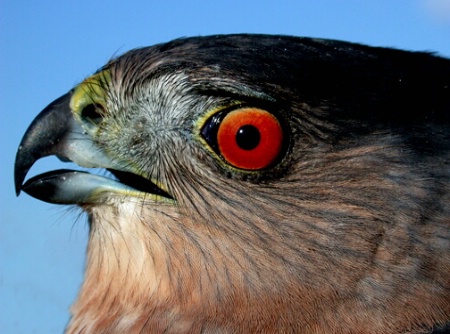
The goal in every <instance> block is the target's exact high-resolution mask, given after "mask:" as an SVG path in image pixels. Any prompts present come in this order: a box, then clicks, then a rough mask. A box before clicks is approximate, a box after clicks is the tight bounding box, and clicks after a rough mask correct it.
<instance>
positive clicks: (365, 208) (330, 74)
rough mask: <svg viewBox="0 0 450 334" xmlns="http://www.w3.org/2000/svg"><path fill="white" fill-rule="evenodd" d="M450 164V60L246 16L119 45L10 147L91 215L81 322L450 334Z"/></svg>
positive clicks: (51, 192) (196, 329) (92, 329)
mask: <svg viewBox="0 0 450 334" xmlns="http://www.w3.org/2000/svg"><path fill="white" fill-rule="evenodd" d="M49 155H55V156H57V157H59V158H61V159H62V160H63V161H68V160H70V161H72V162H75V163H76V164H78V165H80V166H82V167H85V168H88V171H86V170H85V169H83V170H69V169H61V170H56V171H50V172H48V173H44V174H41V175H37V176H34V177H32V178H30V179H28V180H27V181H26V182H24V181H25V178H26V175H27V173H28V171H29V169H30V168H31V167H32V165H33V163H34V162H35V161H36V160H38V159H40V158H43V157H45V156H49ZM90 168H95V171H96V172H90ZM97 168H101V169H103V170H104V171H103V172H102V171H100V172H98V169H97ZM449 181H450V60H449V59H445V58H443V57H439V56H437V55H434V54H431V53H426V52H409V51H401V50H395V49H391V48H378V47H369V46H364V45H359V44H353V43H348V42H342V41H334V40H322V39H311V38H299V37H289V36H273V35H248V34H239V35H218V36H207V37H194V38H184V39H177V40H174V41H171V42H168V43H165V44H159V45H155V46H151V47H145V48H139V49H135V50H132V51H129V52H127V53H125V54H123V55H122V56H119V57H117V58H115V59H112V60H111V61H109V62H108V63H107V64H106V65H105V66H104V67H103V68H101V69H100V70H98V71H97V72H96V73H95V74H94V75H92V76H90V77H88V78H87V79H85V80H84V81H83V82H82V83H80V84H79V85H77V86H76V87H74V88H73V89H72V90H71V91H69V92H68V93H67V94H65V95H64V96H62V97H61V98H59V99H57V100H55V101H54V102H53V103H51V104H50V105H49V106H48V107H46V108H45V109H44V110H43V111H42V112H41V113H40V114H39V115H38V116H37V118H36V119H35V120H34V121H33V122H32V124H31V125H30V127H29V129H28V130H27V132H26V133H25V135H24V137H23V139H22V142H21V144H20V147H19V150H18V153H17V157H16V164H15V184H16V191H17V194H19V192H20V191H21V190H24V191H25V192H26V193H28V194H30V195H31V196H34V197H36V198H38V199H40V200H43V201H47V202H50V203H58V204H64V205H77V206H78V207H80V208H81V209H82V210H83V211H84V212H86V214H87V216H88V217H89V225H90V235H89V245H88V250H87V263H86V273H85V279H84V283H83V285H82V287H81V291H80V293H79V296H78V298H77V300H76V301H75V303H74V304H73V306H72V308H71V312H72V317H71V320H70V322H69V324H68V326H67V332H68V333H386V334H387V333H430V332H434V333H444V332H446V330H449V328H450V327H449V323H450V184H449ZM446 326H447V327H446Z"/></svg>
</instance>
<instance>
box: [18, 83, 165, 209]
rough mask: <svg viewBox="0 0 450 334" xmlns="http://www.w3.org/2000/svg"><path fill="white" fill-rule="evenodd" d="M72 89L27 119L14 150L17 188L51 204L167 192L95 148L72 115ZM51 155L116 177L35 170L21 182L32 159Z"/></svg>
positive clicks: (159, 196)
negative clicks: (27, 125)
mask: <svg viewBox="0 0 450 334" xmlns="http://www.w3.org/2000/svg"><path fill="white" fill-rule="evenodd" d="M72 93H73V92H72V91H70V92H69V93H67V94H65V95H63V96H61V97H60V98H58V99H57V100H55V101H54V102H52V103H51V104H50V105H48V106H47V107H46V108H45V109H44V110H43V111H42V112H41V113H40V114H39V115H38V116H37V117H36V118H35V119H34V120H33V122H32V123H31V125H30V126H29V128H28V130H27V131H26V133H25V135H24V137H23V139H22V141H21V143H20V145H19V149H18V151H17V155H16V161H15V166H14V182H15V188H16V194H17V195H19V194H20V192H21V190H23V191H25V192H26V193H27V194H29V195H31V196H33V197H35V198H37V199H40V200H42V201H46V202H49V203H55V204H86V203H96V202H98V201H100V199H101V198H102V196H104V195H105V194H106V193H109V194H110V193H119V194H127V195H129V196H134V197H144V196H145V197H148V196H153V197H157V198H158V199H160V198H165V199H169V200H171V199H172V197H171V196H170V195H169V194H167V193H166V192H165V191H164V190H162V189H160V188H158V187H157V186H156V185H155V184H154V183H152V182H151V181H149V180H148V179H145V178H144V177H142V176H140V175H137V174H135V173H134V172H133V171H131V170H129V167H127V164H124V163H120V162H118V161H116V160H114V159H112V158H111V157H110V156H109V155H108V154H107V152H105V151H104V150H102V149H101V148H99V147H98V146H97V145H96V144H95V141H94V140H93V138H92V137H91V135H89V134H88V133H87V132H86V131H85V130H83V128H82V126H81V125H80V123H79V122H78V121H77V120H76V119H75V118H74V116H73V114H72V111H71V108H70V100H71V97H72ZM50 155H55V156H57V157H58V158H59V159H61V160H62V161H65V162H67V161H72V162H74V163H76V164H78V165H79V166H82V167H87V168H105V169H107V170H108V171H109V172H111V174H112V175H114V177H115V178H116V179H112V178H108V177H104V176H100V175H95V174H90V173H87V172H81V171H76V170H67V169H60V170H56V171H51V172H47V173H44V174H40V175H37V176H35V177H33V178H31V179H29V180H28V181H27V182H25V183H23V182H24V180H25V177H26V176H27V174H28V171H29V170H30V168H31V167H32V166H33V164H34V163H35V162H36V161H37V160H39V159H41V158H43V157H46V156H50Z"/></svg>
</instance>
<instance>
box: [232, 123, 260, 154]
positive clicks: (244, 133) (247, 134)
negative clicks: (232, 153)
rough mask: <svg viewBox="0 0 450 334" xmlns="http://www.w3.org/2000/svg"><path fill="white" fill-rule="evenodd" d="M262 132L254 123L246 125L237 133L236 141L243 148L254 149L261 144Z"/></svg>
mask: <svg viewBox="0 0 450 334" xmlns="http://www.w3.org/2000/svg"><path fill="white" fill-rule="evenodd" d="M260 140H261V134H260V133H259V130H258V129H257V128H256V127H254V126H253V125H244V126H242V127H241V128H240V129H239V130H238V132H237V133H236V143H237V144H238V146H239V147H240V148H242V149H243V150H247V151H250V150H253V149H254V148H256V147H257V146H258V145H259V142H260Z"/></svg>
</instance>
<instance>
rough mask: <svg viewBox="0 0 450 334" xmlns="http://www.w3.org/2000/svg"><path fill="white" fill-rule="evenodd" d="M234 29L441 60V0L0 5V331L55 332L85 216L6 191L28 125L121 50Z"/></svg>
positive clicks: (74, 285)
mask: <svg viewBox="0 0 450 334" xmlns="http://www.w3.org/2000/svg"><path fill="white" fill-rule="evenodd" d="M240 32H248V33H270V34H288V35H298V36H312V37H323V38H333V39H342V40H348V41H353V42H359V43H365V44H370V45H376V46H392V47H397V48H403V49H409V50H429V51H436V52H438V53H439V54H441V55H443V56H446V57H450V1H449V0H395V1H392V0H377V1H373V0H367V1H363V0H359V1H357V0H348V1H344V0H341V1H338V0H335V1H323V0H314V1H310V0H292V1H284V0H279V1H271V2H269V1H262V0H260V1H255V0H250V1H243V0H236V1H220V0H219V1H199V0H191V1H185V2H182V1H179V2H177V1H173V0H165V1H158V2H156V1H132V0H130V1H99V0H91V1H85V0H79V1H63V0H60V1H48V0H41V1H17V0H0V113H1V115H2V118H1V120H2V121H1V122H0V136H1V137H0V143H1V145H2V151H1V153H2V155H1V156H2V159H0V185H1V188H0V189H1V191H0V332H1V333H61V332H62V331H63V329H64V326H65V324H66V323H67V321H68V319H69V311H68V309H69V305H70V304H71V302H72V301H73V300H74V298H75V296H76V293H77V290H78V288H79V286H80V283H81V280H82V273H83V265H84V256H85V247H86V243H87V236H88V227H87V224H86V219H85V216H83V215H80V211H79V210H77V209H68V208H66V207H61V206H55V205H50V204H46V203H43V202H39V201H37V200H34V199H32V198H31V197H29V196H27V195H21V196H20V197H18V198H16V196H15V194H14V187H13V164H14V157H15V153H16V150H17V147H18V145H19V142H20V139H21V137H22V135H23V133H24V132H25V130H26V128H27V127H28V125H29V124H30V122H31V121H32V119H33V118H34V117H35V116H36V115H37V113H38V112H39V111H40V110H42V108H44V107H45V106H46V105H47V104H48V103H50V102H51V101H53V100H54V99H55V98H57V97H59V96H60V95H62V94H64V93H65V92H67V91H68V90H69V89H70V88H71V87H72V86H73V85H75V84H77V83H79V82H80V81H81V80H83V78H85V77H86V76H88V75H90V74H92V73H93V72H94V71H95V70H96V69H97V68H98V67H100V66H102V65H103V64H104V63H105V62H106V61H108V59H110V58H111V57H112V56H114V55H117V54H120V53H123V52H125V51H126V50H128V49H131V48H135V47H139V46H147V45H152V44H155V43H159V42H164V41H168V40H170V39H173V38H178V37H183V36H193V35H209V34H217V33H220V34H223V33H240ZM60 167H61V163H60V162H58V161H57V160H56V159H52V158H50V159H45V160H43V161H41V162H39V163H38V164H37V165H36V167H34V168H33V169H32V171H31V173H32V174H36V173H38V172H42V171H48V170H51V169H55V168H60Z"/></svg>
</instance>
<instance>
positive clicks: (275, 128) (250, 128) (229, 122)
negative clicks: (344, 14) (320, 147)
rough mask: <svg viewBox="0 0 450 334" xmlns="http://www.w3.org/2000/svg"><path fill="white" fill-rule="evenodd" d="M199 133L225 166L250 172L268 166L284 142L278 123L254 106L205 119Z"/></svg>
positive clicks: (272, 162)
mask: <svg viewBox="0 0 450 334" xmlns="http://www.w3.org/2000/svg"><path fill="white" fill-rule="evenodd" d="M201 134H202V136H203V138H204V139H205V140H206V141H207V142H208V144H209V145H210V146H211V148H212V149H213V150H214V151H215V152H216V153H217V154H218V155H219V156H220V157H221V158H222V159H223V160H224V161H225V162H226V163H228V164H230V165H231V166H233V167H236V168H239V169H243V170H250V171H256V170H261V169H265V168H268V167H270V166H272V165H273V164H274V163H275V162H276V161H277V160H278V158H279V157H280V155H281V153H282V150H283V146H284V141H285V134H284V128H283V126H282V124H281V122H280V120H279V119H278V118H277V117H276V116H275V115H274V114H272V113H270V112H268V111H266V110H264V109H260V108H255V107H241V108H238V109H234V110H231V111H227V112H219V113H218V114H215V115H213V116H212V117H211V118H210V119H208V121H207V122H206V123H205V125H204V126H203V128H202V131H201Z"/></svg>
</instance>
